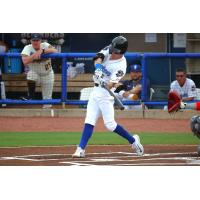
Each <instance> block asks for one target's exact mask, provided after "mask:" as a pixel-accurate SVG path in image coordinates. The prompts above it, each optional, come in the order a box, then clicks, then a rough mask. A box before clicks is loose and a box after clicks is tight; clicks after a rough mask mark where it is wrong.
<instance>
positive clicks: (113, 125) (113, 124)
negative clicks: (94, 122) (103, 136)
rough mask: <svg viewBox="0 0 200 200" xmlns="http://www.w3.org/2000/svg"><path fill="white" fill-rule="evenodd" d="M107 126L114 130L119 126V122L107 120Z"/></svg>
mask: <svg viewBox="0 0 200 200" xmlns="http://www.w3.org/2000/svg"><path fill="white" fill-rule="evenodd" d="M105 126H106V128H107V129H108V130H109V131H112V132H113V131H114V130H115V129H116V127H117V123H116V122H115V121H110V122H105Z"/></svg>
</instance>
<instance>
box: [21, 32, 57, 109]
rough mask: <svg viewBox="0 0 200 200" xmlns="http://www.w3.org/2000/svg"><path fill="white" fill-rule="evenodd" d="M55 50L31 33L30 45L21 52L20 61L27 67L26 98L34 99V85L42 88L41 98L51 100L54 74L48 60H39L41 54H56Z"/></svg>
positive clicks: (40, 37)
mask: <svg viewBox="0 0 200 200" xmlns="http://www.w3.org/2000/svg"><path fill="white" fill-rule="evenodd" d="M56 52H57V50H56V49H55V48H54V47H53V46H51V45H50V44H49V43H47V42H42V36H41V34H39V33H33V34H32V36H31V44H29V45H26V46H25V47H24V49H23V50H22V52H21V55H22V61H23V64H24V65H25V66H28V67H29V71H28V74H27V82H28V98H25V99H24V100H26V99H34V98H35V89H36V83H40V84H41V87H42V98H43V99H51V98H52V92H53V84H54V72H53V69H52V65H51V59H50V58H41V56H42V54H47V53H56ZM50 107H51V105H44V106H43V108H50Z"/></svg>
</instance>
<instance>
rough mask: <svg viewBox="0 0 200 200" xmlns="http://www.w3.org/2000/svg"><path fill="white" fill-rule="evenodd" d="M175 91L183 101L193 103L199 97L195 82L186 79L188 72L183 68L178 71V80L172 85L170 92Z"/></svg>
mask: <svg viewBox="0 0 200 200" xmlns="http://www.w3.org/2000/svg"><path fill="white" fill-rule="evenodd" d="M173 90H175V91H176V92H177V93H178V94H179V95H180V97H181V99H182V101H192V100H194V99H195V98H196V96H197V91H196V85H195V83H194V81H193V80H191V79H189V78H187V77H186V71H185V70H184V69H182V68H178V69H177V70H176V80H175V81H173V82H172V83H171V85H170V91H173Z"/></svg>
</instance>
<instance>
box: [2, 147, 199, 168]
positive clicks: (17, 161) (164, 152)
mask: <svg viewBox="0 0 200 200" xmlns="http://www.w3.org/2000/svg"><path fill="white" fill-rule="evenodd" d="M154 147H157V148H153V149H152V146H145V149H146V154H145V155H144V156H140V157H138V156H137V155H136V154H135V153H133V152H132V151H131V149H130V147H129V146H127V145H126V146H125V145H123V146H120V145H118V146H115V145H109V146H107V147H105V146H99V145H98V146H95V145H93V146H89V147H88V154H87V157H86V158H83V159H73V158H71V154H72V152H73V151H74V148H75V146H73V147H60V148H52V147H51V148H49V149H47V148H40V149H38V148H24V149H19V150H20V153H19V154H18V155H17V152H16V149H15V151H13V149H8V148H5V152H3V151H2V149H1V151H0V165H40V166H43V165H51V166H52V165H65V166H66V165H67V166H94V165H95V166H96V165H107V166H108V165H111V166H135V165H140V166H142V165H143V166H146V165H148V166H149V165H157V166H163V165H167V166H170V165H173V166H174V165H184V166H193V165H195V166H200V158H199V157H198V155H197V153H196V152H195V146H194V145H192V146H191V145H188V146H187V145H182V146H181V145H178V146H176V145H171V146H169V145H167V146H166V145H165V146H161V145H160V146H156V145H154ZM44 149H45V151H44ZM66 149H67V150H68V151H67V152H68V153H65V152H66ZM52 150H54V151H55V152H56V151H58V153H52V152H53V151H52ZM36 152H37V153H36Z"/></svg>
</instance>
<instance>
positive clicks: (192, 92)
mask: <svg viewBox="0 0 200 200" xmlns="http://www.w3.org/2000/svg"><path fill="white" fill-rule="evenodd" d="M196 96H197V90H196V85H195V83H194V81H192V80H191V82H190V85H189V90H188V97H194V98H195V97H196Z"/></svg>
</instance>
